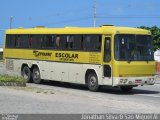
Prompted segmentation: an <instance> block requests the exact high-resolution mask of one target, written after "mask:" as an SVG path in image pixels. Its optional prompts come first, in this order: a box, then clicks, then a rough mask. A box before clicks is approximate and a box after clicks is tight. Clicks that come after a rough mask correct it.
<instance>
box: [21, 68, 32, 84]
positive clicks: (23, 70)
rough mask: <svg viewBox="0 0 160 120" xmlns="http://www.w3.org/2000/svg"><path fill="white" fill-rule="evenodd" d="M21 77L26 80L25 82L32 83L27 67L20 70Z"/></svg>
mask: <svg viewBox="0 0 160 120" xmlns="http://www.w3.org/2000/svg"><path fill="white" fill-rule="evenodd" d="M21 75H22V77H23V78H24V79H25V80H26V82H32V76H31V70H30V69H29V67H28V66H24V67H23V68H22V71H21Z"/></svg>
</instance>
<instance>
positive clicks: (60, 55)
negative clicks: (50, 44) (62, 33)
mask: <svg viewBox="0 0 160 120" xmlns="http://www.w3.org/2000/svg"><path fill="white" fill-rule="evenodd" d="M55 56H56V57H58V58H60V60H63V61H74V59H78V54H70V53H55Z"/></svg>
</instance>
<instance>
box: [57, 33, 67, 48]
mask: <svg viewBox="0 0 160 120" xmlns="http://www.w3.org/2000/svg"><path fill="white" fill-rule="evenodd" d="M66 45H67V36H66V35H60V41H59V49H62V50H64V49H66Z"/></svg>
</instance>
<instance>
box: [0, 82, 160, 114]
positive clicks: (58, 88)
mask: <svg viewBox="0 0 160 120" xmlns="http://www.w3.org/2000/svg"><path fill="white" fill-rule="evenodd" d="M28 86H29V90H27V89H22V88H19V89H17V88H16V89H15V88H8V87H0V113H160V109H159V108H160V89H159V88H160V84H156V85H154V86H144V87H138V88H135V89H134V90H133V91H132V92H130V93H128V94H126V93H123V92H121V91H120V90H119V89H113V88H102V89H101V90H100V91H99V92H90V91H88V90H87V88H86V87H85V86H81V85H74V84H66V83H59V82H52V83H44V84H43V85H35V84H28ZM31 88H32V89H31Z"/></svg>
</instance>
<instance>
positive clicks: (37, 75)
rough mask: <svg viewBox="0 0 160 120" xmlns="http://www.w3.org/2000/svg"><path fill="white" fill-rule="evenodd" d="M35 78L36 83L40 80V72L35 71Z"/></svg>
mask: <svg viewBox="0 0 160 120" xmlns="http://www.w3.org/2000/svg"><path fill="white" fill-rule="evenodd" d="M33 78H34V80H35V81H37V80H39V78H40V73H39V71H38V70H36V71H34V74H33Z"/></svg>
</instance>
